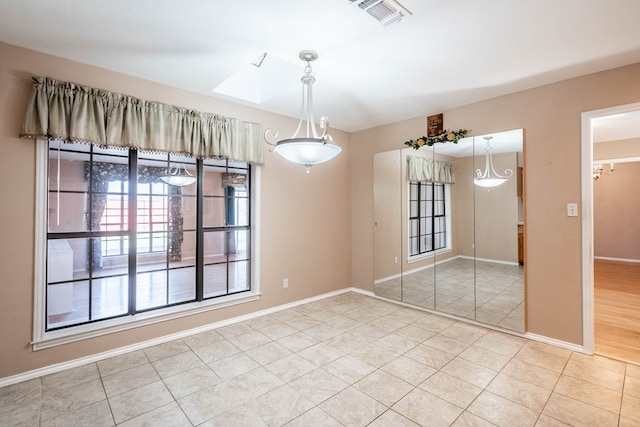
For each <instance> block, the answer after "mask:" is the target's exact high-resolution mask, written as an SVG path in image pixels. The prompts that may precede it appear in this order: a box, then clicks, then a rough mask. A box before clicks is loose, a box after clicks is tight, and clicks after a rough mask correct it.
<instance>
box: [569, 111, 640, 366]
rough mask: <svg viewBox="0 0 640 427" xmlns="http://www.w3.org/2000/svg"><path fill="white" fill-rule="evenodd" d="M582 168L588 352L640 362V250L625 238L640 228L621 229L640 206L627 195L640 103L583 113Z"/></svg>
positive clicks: (637, 162)
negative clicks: (639, 349) (626, 218)
mask: <svg viewBox="0 0 640 427" xmlns="http://www.w3.org/2000/svg"><path fill="white" fill-rule="evenodd" d="M629 123H631V124H632V126H628V124H629ZM612 164H613V165H612ZM595 165H601V169H600V170H598V168H596V169H594V166H595ZM612 169H613V170H612ZM581 170H582V202H583V206H582V215H583V221H582V237H583V245H582V266H583V267H582V268H583V270H582V273H583V347H584V351H585V352H587V353H598V354H601V355H603V356H607V357H612V358H615V359H621V360H626V361H630V362H633V363H639V364H640V352H639V351H637V350H636V349H637V348H638V347H639V344H640V326H637V324H638V323H639V322H638V321H637V320H633V319H634V318H635V317H637V319H640V251H639V250H638V248H637V245H636V246H634V243H631V244H630V245H626V244H625V242H624V240H625V239H630V241H631V242H635V241H636V240H637V239H635V240H634V238H633V237H632V236H629V234H630V233H631V234H633V233H634V232H638V233H640V232H639V231H637V230H636V231H634V230H630V231H626V230H621V229H620V225H621V224H622V225H625V224H627V225H628V224H632V223H635V222H636V221H633V222H631V221H630V220H625V219H624V215H626V213H625V212H627V211H628V212H629V213H630V214H631V215H632V216H633V217H637V213H638V211H639V210H640V203H639V204H638V205H637V206H634V205H628V203H627V201H628V200H630V199H629V194H628V192H627V196H626V197H625V196H624V195H625V190H624V182H625V178H624V177H625V176H626V177H629V176H630V175H629V173H630V172H629V171H635V172H633V173H635V174H638V170H640V103H635V104H628V105H622V106H617V107H612V108H607V109H603V110H596V111H590V112H586V113H583V114H582V168H581ZM616 172H617V173H616ZM609 175H610V176H609ZM607 179H608V181H607ZM614 179H617V183H615V184H614ZM627 185H631V184H630V183H628V182H627ZM634 192H635V191H634ZM611 217H613V218H614V220H613V221H612V220H611ZM616 227H617V228H616ZM616 236H617V237H616ZM616 238H617V239H618V240H615V239H616ZM634 316H635V317H634Z"/></svg>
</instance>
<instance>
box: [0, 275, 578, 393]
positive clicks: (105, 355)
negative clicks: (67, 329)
mask: <svg viewBox="0 0 640 427" xmlns="http://www.w3.org/2000/svg"><path fill="white" fill-rule="evenodd" d="M347 292H355V293H359V294H362V295H366V296H369V297H373V298H377V299H380V300H383V301H388V302H392V303H395V304H399V305H402V306H405V307H410V308H414V309H422V308H420V307H416V306H414V305H410V304H406V303H403V302H401V301H395V300H392V299H388V298H384V297H380V296H378V295H375V294H374V293H373V292H371V291H367V290H364V289H360V288H356V287H350V288H344V289H340V290H337V291H332V292H327V293H325V294H321V295H317V296H314V297H310V298H305V299H303V300H299V301H294V302H290V303H287V304H282V305H278V306H275V307H271V308H267V309H264V310H260V311H256V312H253V313H249V314H245V315H242V316H237V317H233V318H231V319H225V320H221V321H219V322H215V323H210V324H208V325H204V326H200V327H197V328H193V329H189V330H186V331H181V332H177V333H175V334H170V335H164V336H162V337H158V338H154V339H152V340H148V341H143V342H139V343H136V344H132V345H128V346H125V347H119V348H116V349H113V350H109V351H105V352H102V353H97V354H92V355H90V356H86V357H81V358H78V359H74V360H69V361H66V362H61V363H56V364H53V365H49V366H45V367H43V368H38V369H34V370H32V371H28V372H24V373H21V374H17V375H13V376H9V377H5V378H0V388H1V387H4V386H8V385H11V384H16V383H19V382H22V381H27V380H31V379H34V378H38V377H42V376H44V375H49V374H53V373H56V372H60V371H64V370H66V369H71V368H76V367H78V366H82V365H86V364H88V363H95V362H99V361H101V360H104V359H109V358H111V357H115V356H120V355H122V354H125V353H128V352H131V351H136V350H141V349H144V348H148V347H152V346H154V345H158V344H164V343H166V342H169V341H173V340H177V339H180V338H185V337H188V336H191V335H194V334H198V333H201V332H205V331H209V330H212V329H217V328H221V327H223V326H228V325H233V324H235V323H239V322H243V321H245V320H250V319H255V318H256V317H260V316H264V315H267V314H272V313H277V312H279V311H283V310H287V309H289V308H293V307H297V306H300V305H303V304H308V303H310V302H314V301H319V300H322V299H325V298H329V297H332V296H336V295H341V294H344V293H347ZM422 310H423V311H426V312H429V313H432V314H436V315H439V316H444V317H449V318H452V319H456V320H461V321H464V322H468V323H471V324H475V325H478V326H482V327H485V328H488V329H494V330H497V331H500V332H504V333H508V334H512V335H517V336H520V337H523V338H527V339H530V340H533V341H539V342H543V343H546V344H551V345H555V346H557V347H562V348H566V349H568V350H572V351H576V352H579V353H585V352H584V350H583V347H581V346H579V345H576V344H572V343H568V342H565V341H560V340H556V339H553V338H549V337H545V336H542V335H537V334H531V333H524V334H520V333H517V332H514V331H509V330H505V329H502V328H493V327H491V326H488V325H486V324H483V323H478V322H474V321H473V320H470V319H465V318H459V317H456V316H452V315H448V314H446V313H440V312H436V311H433V310H428V309H422Z"/></svg>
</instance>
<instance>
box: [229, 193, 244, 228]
mask: <svg viewBox="0 0 640 427" xmlns="http://www.w3.org/2000/svg"><path fill="white" fill-rule="evenodd" d="M228 203H229V205H228V206H227V225H229V226H233V225H239V226H247V225H249V199H247V198H238V197H234V198H232V199H229V201H228Z"/></svg>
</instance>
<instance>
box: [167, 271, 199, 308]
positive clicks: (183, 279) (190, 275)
mask: <svg viewBox="0 0 640 427" xmlns="http://www.w3.org/2000/svg"><path fill="white" fill-rule="evenodd" d="M195 298H196V269H195V267H188V268H177V269H175V270H169V303H170V304H174V303H178V302H184V301H191V300H195Z"/></svg>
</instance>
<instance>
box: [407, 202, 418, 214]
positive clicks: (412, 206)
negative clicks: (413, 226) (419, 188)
mask: <svg viewBox="0 0 640 427" xmlns="http://www.w3.org/2000/svg"><path fill="white" fill-rule="evenodd" d="M417 216H418V202H417V201H415V202H413V201H412V202H410V203H409V217H410V218H415V217H417Z"/></svg>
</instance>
